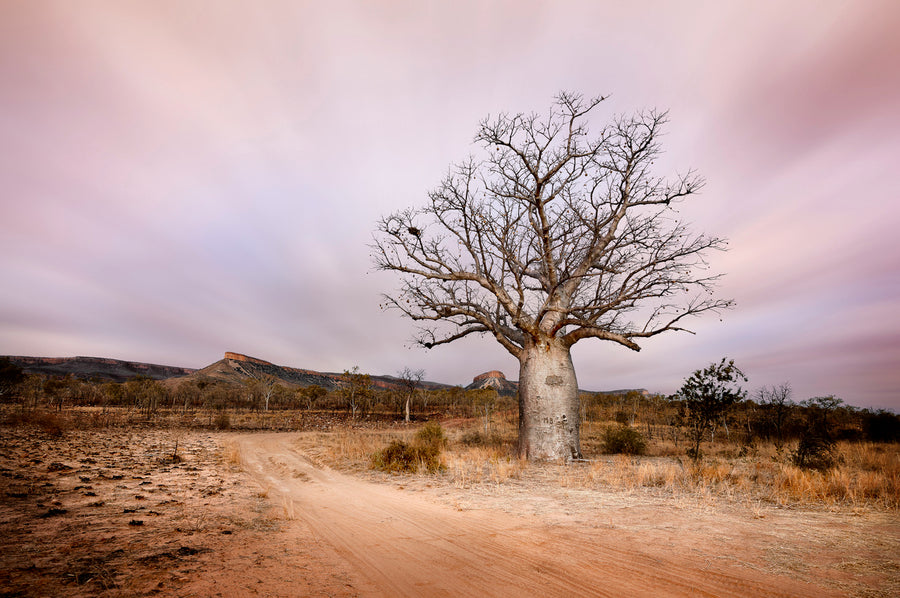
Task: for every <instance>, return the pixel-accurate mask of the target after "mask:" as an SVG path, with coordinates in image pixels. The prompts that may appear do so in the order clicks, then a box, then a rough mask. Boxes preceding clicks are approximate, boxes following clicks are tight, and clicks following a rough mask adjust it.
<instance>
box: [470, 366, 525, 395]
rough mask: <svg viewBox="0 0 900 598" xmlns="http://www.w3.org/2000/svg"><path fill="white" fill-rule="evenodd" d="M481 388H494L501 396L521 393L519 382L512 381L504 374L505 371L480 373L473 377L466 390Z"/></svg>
mask: <svg viewBox="0 0 900 598" xmlns="http://www.w3.org/2000/svg"><path fill="white" fill-rule="evenodd" d="M479 388H493V389H494V390H496V391H497V394H499V395H500V396H513V397H514V396H516V395H517V394H518V393H519V383H518V382H510V381H509V380H507V379H506V376H504V375H503V372H499V371H497V370H491V371H490V372H485V373H483V374H478V375H477V376H475V377H474V378H473V379H472V383H471V384H469V385H468V386H466V390H476V389H479Z"/></svg>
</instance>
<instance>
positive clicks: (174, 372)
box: [8, 351, 649, 396]
mask: <svg viewBox="0 0 900 598" xmlns="http://www.w3.org/2000/svg"><path fill="white" fill-rule="evenodd" d="M8 358H9V360H10V361H11V362H13V363H15V364H16V365H18V366H19V367H21V368H22V369H23V370H24V371H25V372H27V373H30V374H43V375H44V376H59V377H62V376H67V375H71V376H72V377H74V378H80V379H83V380H90V379H100V380H110V381H113V382H125V381H127V380H130V379H132V378H134V377H136V376H147V377H148V378H153V379H154V380H166V381H167V382H166V383H167V385H174V384H177V383H179V382H181V381H183V380H206V381H213V380H219V381H222V382H227V383H232V384H242V383H243V382H244V381H246V380H250V379H253V378H263V377H265V376H273V377H275V378H276V379H277V380H279V381H280V382H282V383H283V384H287V385H290V386H298V387H306V386H312V385H314V384H315V385H318V386H321V387H323V388H326V389H329V390H330V389H333V388H336V387H337V386H338V385H339V384H340V381H341V378H342V374H340V373H334V372H316V371H313V370H304V369H299V368H292V367H287V366H281V365H275V364H274V363H270V362H268V361H265V360H263V359H258V358H256V357H250V356H249V355H244V354H242V353H234V352H232V351H226V352H225V355H224V357H223V358H222V359H220V360H219V361H217V362H215V363H212V364H210V365H208V366H206V367H205V368H201V369H199V370H198V369H193V368H184V367H175V366H167V365H156V364H152V363H140V362H134V361H122V360H119V359H108V358H103V357H22V356H15V355H10V356H8ZM371 379H372V384H373V385H374V386H375V387H376V388H383V389H398V388H400V380H399V379H398V378H396V377H394V376H371ZM420 384H421V387H422V388H425V389H427V390H439V389H441V388H451V386H452V385H450V384H441V383H439V382H427V381H423V382H421V383H420ZM465 388H466V390H471V389H475V388H494V389H495V390H497V392H498V393H499V394H500V395H502V396H515V395H516V394H517V393H518V391H519V383H518V382H516V381H514V380H507V379H506V376H504V375H503V372H500V371H497V370H492V371H489V372H485V373H483V374H479V375H478V376H475V378H473V379H472V383H471V384H469V385H468V386H466V387H465ZM630 390H635V389H625V390H613V391H601V392H591V394H600V395H608V394H625V393H627V392H630ZM636 390H637V392H640V393H641V394H649V393H648V392H647V391H646V390H644V389H636ZM581 392H590V391H584V390H582V391H581Z"/></svg>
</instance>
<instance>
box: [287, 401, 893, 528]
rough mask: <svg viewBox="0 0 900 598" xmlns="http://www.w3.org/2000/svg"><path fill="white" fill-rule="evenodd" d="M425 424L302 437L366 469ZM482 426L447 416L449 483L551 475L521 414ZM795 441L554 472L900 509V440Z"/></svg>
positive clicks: (587, 482) (328, 455)
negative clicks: (831, 447)
mask: <svg viewBox="0 0 900 598" xmlns="http://www.w3.org/2000/svg"><path fill="white" fill-rule="evenodd" d="M418 428H419V426H418V425H412V426H409V427H395V428H388V429H364V430H359V429H346V428H345V429H338V430H335V431H333V432H316V433H304V434H301V435H300V437H299V439H298V441H297V442H298V445H299V446H300V448H302V449H303V450H304V451H305V452H306V453H307V454H310V455H311V456H313V458H314V459H315V460H316V461H318V462H320V463H321V464H325V465H329V466H331V467H334V468H337V469H342V470H345V471H356V472H361V471H366V470H368V467H369V463H370V458H371V455H372V454H373V453H374V452H376V451H378V450H380V449H382V448H383V447H384V446H385V445H387V444H388V443H389V442H390V441H391V440H402V441H404V442H409V441H410V440H411V439H412V437H413V435H414V434H415V432H416V430H417V429H418ZM605 429H606V426H600V425H594V426H593V427H590V428H588V427H586V433H585V434H584V435H583V441H584V446H585V447H599V446H600V442H601V441H602V435H603V431H604V430H605ZM476 431H478V432H483V430H482V429H481V422H480V421H477V420H467V421H455V422H446V423H445V432H446V435H447V437H448V440H449V442H448V446H447V448H446V449H445V451H444V453H443V456H442V459H443V464H444V466H445V467H444V473H443V474H442V475H443V478H444V479H445V481H446V482H447V483H449V484H451V485H453V486H455V487H457V488H469V487H472V486H477V485H485V484H486V485H501V484H510V483H517V482H519V481H522V480H525V479H529V478H531V477H540V476H546V475H547V468H541V467H536V466H534V465H532V464H529V463H528V462H526V461H522V460H520V459H518V457H517V456H516V453H515V437H516V426H515V418H514V416H507V417H505V418H501V417H498V418H496V420H495V421H494V424H493V429H492V431H491V432H492V433H491V437H490V439H487V440H484V441H483V442H482V443H479V444H472V443H471V438H472V437H473V433H474V432H476ZM481 436H482V438H483V434H482V435H481ZM464 439H465V442H464ZM792 448H794V447H788V450H787V451H783V452H782V453H781V454H778V453H776V451H775V447H774V446H772V445H766V444H763V445H757V446H749V447H740V446H736V445H734V444H728V443H722V444H715V445H712V446H704V454H705V455H706V457H705V458H704V459H703V460H702V461H701V462H700V463H694V462H692V461H691V460H690V459H688V458H687V457H685V456H684V445H683V444H682V445H681V446H676V445H675V444H674V443H673V442H671V441H663V440H659V439H654V440H653V441H651V442H648V454H647V455H645V456H642V457H629V456H622V455H602V454H601V455H598V456H596V457H595V458H593V459H591V460H589V461H588V462H586V463H573V464H570V465H567V466H555V467H556V469H553V471H554V472H556V473H554V474H552V475H555V476H556V481H557V483H558V484H559V485H560V486H562V487H565V488H580V489H593V490H612V491H621V492H629V493H631V492H649V493H653V494H657V495H669V496H676V497H691V496H692V497H697V498H701V499H709V500H713V499H722V500H727V501H733V502H739V503H742V504H751V505H754V504H755V505H762V504H775V505H780V506H817V507H828V508H839V507H848V508H876V509H884V510H900V445H896V444H893V445H882V444H874V443H850V442H841V443H838V445H837V450H838V456H839V458H838V461H839V465H838V466H837V467H836V468H834V469H832V470H830V471H828V472H825V473H821V472H818V471H815V470H804V469H800V468H798V467H796V466H795V465H793V464H792V463H791V462H790V458H789V457H790V449H792ZM595 450H598V449H596V448H595ZM587 451H588V449H587V448H586V452H587ZM595 454H596V453H595ZM542 469H543V471H542Z"/></svg>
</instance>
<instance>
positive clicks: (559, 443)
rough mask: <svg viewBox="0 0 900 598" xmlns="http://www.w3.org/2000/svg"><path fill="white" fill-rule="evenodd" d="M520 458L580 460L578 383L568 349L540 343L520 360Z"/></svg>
mask: <svg viewBox="0 0 900 598" xmlns="http://www.w3.org/2000/svg"><path fill="white" fill-rule="evenodd" d="M519 364H520V365H519V456H520V457H522V458H526V459H529V460H565V461H568V460H570V459H580V458H581V440H580V434H579V432H580V430H579V427H580V418H579V403H578V381H577V380H576V378H575V368H574V366H573V365H572V356H571V354H570V352H569V348H568V347H566V346H563V345H561V344H560V343H557V342H553V341H541V342H538V343H535V344H534V345H533V346H528V347H526V348H525V349H524V350H523V351H522V355H521V357H520V360H519Z"/></svg>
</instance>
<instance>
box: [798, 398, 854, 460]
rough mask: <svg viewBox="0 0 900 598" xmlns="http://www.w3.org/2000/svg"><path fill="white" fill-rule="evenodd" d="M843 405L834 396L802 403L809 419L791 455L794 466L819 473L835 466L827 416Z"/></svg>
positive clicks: (832, 435)
mask: <svg viewBox="0 0 900 598" xmlns="http://www.w3.org/2000/svg"><path fill="white" fill-rule="evenodd" d="M843 403H844V401H843V399H839V398H837V397H835V396H834V395H829V396H827V397H815V398H812V399H809V400H807V401H803V406H805V407H806V408H807V414H808V418H809V419H808V421H807V423H806V429H805V430H804V431H803V435H802V436H801V437H800V443H799V444H798V445H797V450H796V451H794V453H793V454H792V455H791V460H792V461H793V462H794V465H796V466H797V467H801V468H803V469H817V470H819V471H826V470H828V469H831V468H832V467H834V466H835V464H836V463H837V454H836V451H835V442H834V434H833V433H832V431H831V428H830V426H829V423H828V415H829V414H832V413H834V412H835V411H836V410H837V409H838V408H839V407H840V406H841V405H843Z"/></svg>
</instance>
